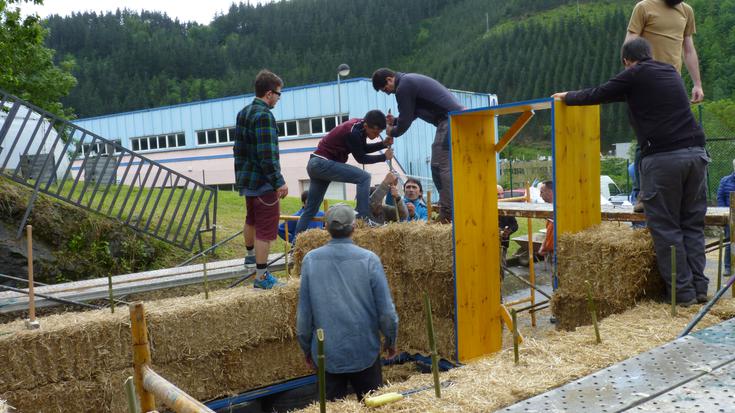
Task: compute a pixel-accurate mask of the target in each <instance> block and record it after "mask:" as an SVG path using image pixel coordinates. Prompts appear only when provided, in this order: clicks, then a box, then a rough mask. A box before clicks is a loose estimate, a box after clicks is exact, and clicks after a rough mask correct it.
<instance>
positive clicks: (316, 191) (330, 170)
mask: <svg viewBox="0 0 735 413" xmlns="http://www.w3.org/2000/svg"><path fill="white" fill-rule="evenodd" d="M306 172H307V173H308V174H309V179H310V180H311V181H310V182H309V197H308V198H307V199H306V207H304V213H303V214H301V218H299V222H298V223H297V224H296V231H295V232H296V233H295V234H294V238H295V237H296V235H298V234H299V233H300V232H302V231H304V230H305V229H306V228H307V227H308V226H309V223H310V222H311V220H312V218H314V215H316V213H317V211H319V206H321V204H322V201H324V195H325V194H326V193H327V188H328V187H329V184H330V183H331V182H332V181H335V182H346V183H350V184H356V185H357V216H358V217H359V218H367V217H368V216H370V174H369V173H367V172H365V171H363V170H362V169H360V168H358V167H355V166H352V165H347V164H344V163H341V162H337V161H330V160H328V159H324V158H319V157H317V156H312V157H311V159H309V163H308V164H307V165H306Z"/></svg>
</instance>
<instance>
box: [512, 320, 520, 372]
mask: <svg viewBox="0 0 735 413" xmlns="http://www.w3.org/2000/svg"><path fill="white" fill-rule="evenodd" d="M510 318H511V320H513V362H514V363H515V364H518V360H519V359H520V356H519V354H518V318H517V316H516V310H515V309H511V310H510Z"/></svg>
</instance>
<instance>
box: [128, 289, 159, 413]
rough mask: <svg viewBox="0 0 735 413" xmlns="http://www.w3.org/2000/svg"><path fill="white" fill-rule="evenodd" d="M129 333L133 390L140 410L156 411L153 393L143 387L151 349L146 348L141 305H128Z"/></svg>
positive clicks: (149, 362) (143, 311)
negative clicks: (133, 379)
mask: <svg viewBox="0 0 735 413" xmlns="http://www.w3.org/2000/svg"><path fill="white" fill-rule="evenodd" d="M130 323H131V324H130V331H131V333H132V336H133V369H134V375H133V377H134V378H135V390H136V391H137V393H138V397H139V398H140V408H141V410H142V411H144V412H149V411H151V410H155V409H156V400H155V398H154V397H153V393H151V392H149V391H147V390H146V389H145V386H143V378H144V369H145V368H146V367H148V366H150V364H151V349H150V347H149V346H148V327H147V325H146V321H145V309H144V308H143V303H133V304H131V305H130Z"/></svg>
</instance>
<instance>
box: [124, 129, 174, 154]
mask: <svg viewBox="0 0 735 413" xmlns="http://www.w3.org/2000/svg"><path fill="white" fill-rule="evenodd" d="M130 146H131V147H132V148H133V151H150V150H156V149H170V148H180V147H182V146H186V139H184V133H183V132H179V133H168V134H161V135H152V136H141V137H138V138H130Z"/></svg>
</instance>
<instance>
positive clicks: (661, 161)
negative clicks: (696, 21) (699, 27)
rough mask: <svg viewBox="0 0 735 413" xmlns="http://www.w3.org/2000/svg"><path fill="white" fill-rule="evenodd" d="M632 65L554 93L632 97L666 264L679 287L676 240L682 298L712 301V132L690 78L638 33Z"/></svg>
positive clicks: (654, 226)
mask: <svg viewBox="0 0 735 413" xmlns="http://www.w3.org/2000/svg"><path fill="white" fill-rule="evenodd" d="M622 60H623V65H624V66H625V70H624V71H622V72H621V73H619V74H618V75H617V76H615V77H614V78H612V79H610V80H609V81H608V82H607V83H604V84H602V85H600V86H598V87H595V88H590V89H584V90H579V91H576V92H561V93H556V94H554V95H553V97H554V98H557V99H561V100H563V101H564V102H566V104H567V105H593V104H599V103H606V102H622V101H627V103H628V113H629V117H630V122H631V124H632V126H633V129H634V130H635V132H636V136H637V137H638V145H640V147H641V154H642V160H641V167H640V168H641V200H642V201H643V204H644V206H645V214H646V224H647V225H648V228H649V230H650V231H651V236H652V237H653V245H654V248H655V250H656V259H657V262H658V269H659V271H660V273H661V276H662V277H663V280H664V283H666V284H667V286H668V288H667V291H670V290H671V246H672V245H673V246H675V247H676V299H677V302H679V303H680V304H681V305H684V306H689V305H692V304H694V303H697V302H700V303H701V302H706V301H707V286H708V283H709V279H707V277H705V275H704V265H705V255H704V216H705V214H706V212H707V196H706V182H705V173H706V171H707V164H708V163H709V161H710V159H709V157H708V156H707V153H706V152H705V150H704V132H703V131H702V128H701V127H700V126H699V124H698V123H697V121H696V120H695V119H694V115H693V114H692V111H691V109H690V107H689V98H688V97H687V93H686V89H685V88H684V82H683V81H682V79H681V76H679V73H678V72H677V71H676V69H674V67H673V66H671V65H669V64H666V63H661V62H657V61H655V60H653V59H652V58H651V46H650V44H649V43H648V41H647V40H645V39H643V38H641V37H638V38H635V39H633V40H631V41H629V42H627V43H625V44H624V45H623V48H622Z"/></svg>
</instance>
